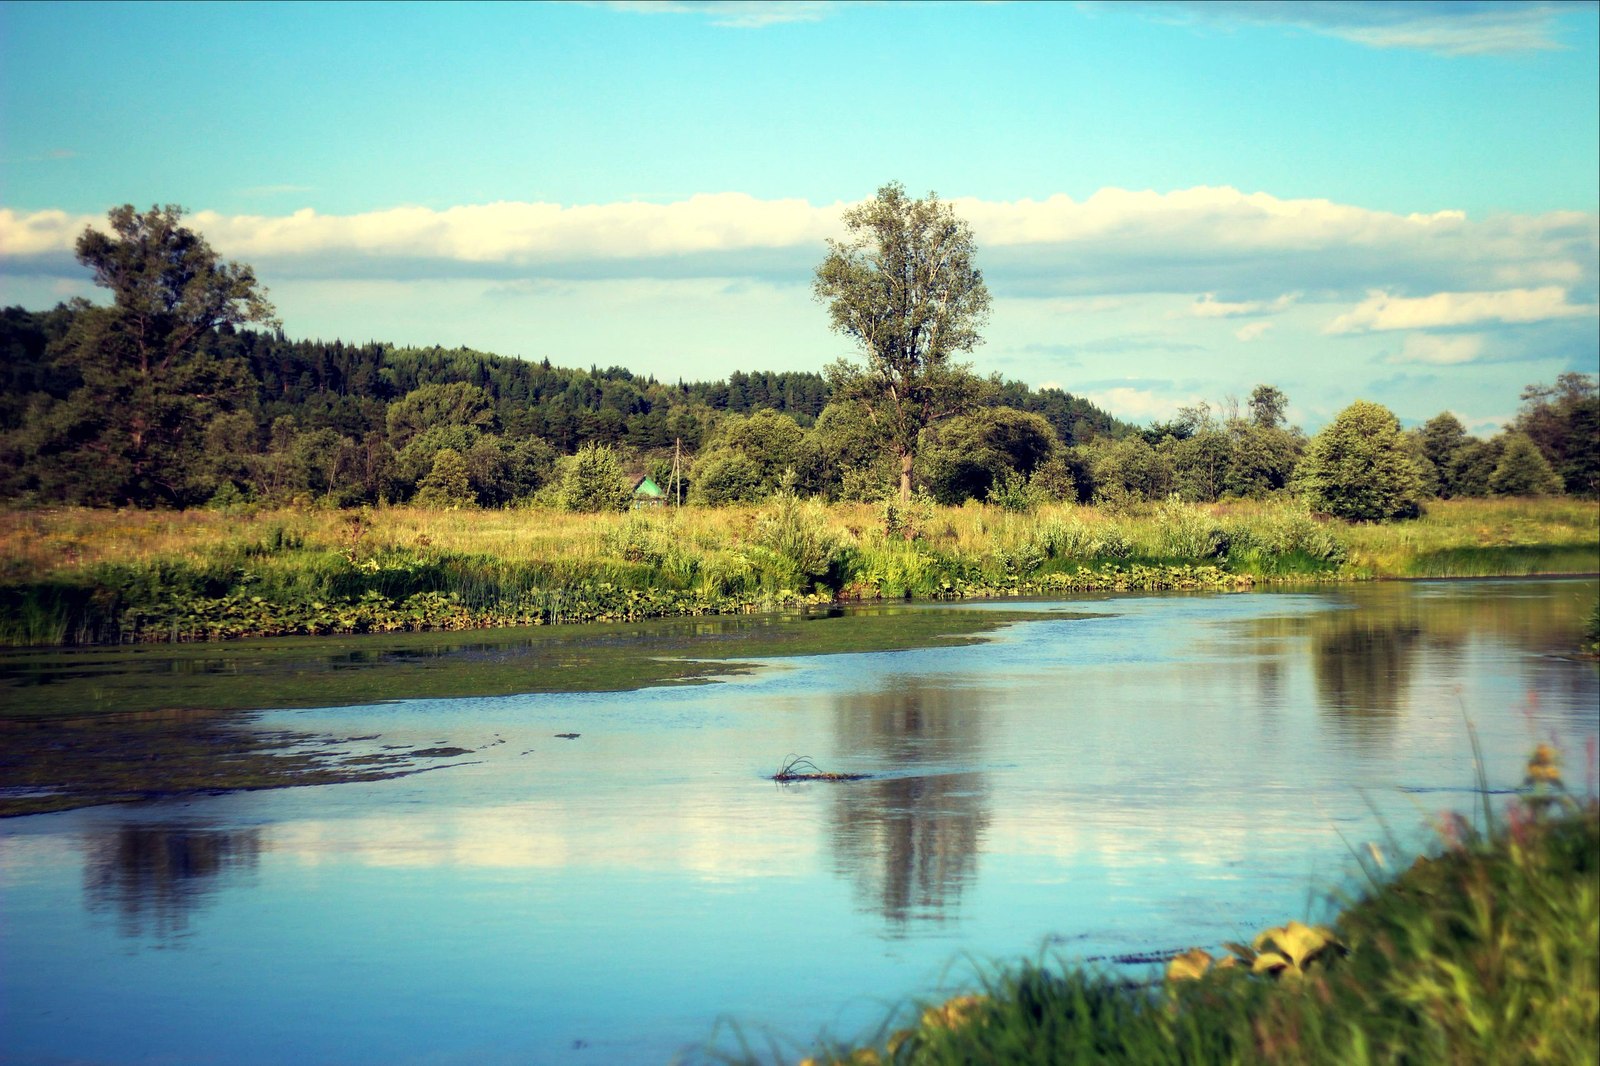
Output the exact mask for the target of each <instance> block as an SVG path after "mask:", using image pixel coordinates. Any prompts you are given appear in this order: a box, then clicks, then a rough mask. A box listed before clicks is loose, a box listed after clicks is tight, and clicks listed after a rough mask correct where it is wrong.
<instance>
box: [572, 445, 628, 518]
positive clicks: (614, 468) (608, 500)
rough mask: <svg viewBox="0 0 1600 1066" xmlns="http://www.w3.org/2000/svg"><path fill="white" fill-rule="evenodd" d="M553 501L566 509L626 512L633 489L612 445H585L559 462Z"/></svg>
mask: <svg viewBox="0 0 1600 1066" xmlns="http://www.w3.org/2000/svg"><path fill="white" fill-rule="evenodd" d="M558 469H559V475H558V476H559V484H558V485H557V487H556V502H557V503H558V504H559V505H560V507H561V508H562V510H565V511H586V512H592V511H625V510H627V509H628V504H629V503H630V502H631V501H632V496H633V493H632V488H631V486H629V485H628V483H627V481H626V480H625V478H624V476H623V472H622V460H621V458H620V457H619V456H618V455H617V453H616V452H615V451H614V450H612V449H611V448H608V447H606V446H605V445H601V444H585V445H584V446H583V447H582V448H579V449H578V451H577V453H576V454H574V455H569V456H567V457H566V458H564V459H562V460H561V462H560V463H559V464H558Z"/></svg>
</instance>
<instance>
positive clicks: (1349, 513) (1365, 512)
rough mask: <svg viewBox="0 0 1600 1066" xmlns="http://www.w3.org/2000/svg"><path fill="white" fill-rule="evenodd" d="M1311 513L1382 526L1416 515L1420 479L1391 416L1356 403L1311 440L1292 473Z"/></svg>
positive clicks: (1383, 409)
mask: <svg viewBox="0 0 1600 1066" xmlns="http://www.w3.org/2000/svg"><path fill="white" fill-rule="evenodd" d="M1295 480H1296V483H1297V486H1298V488H1299V490H1300V493H1301V494H1302V495H1303V496H1304V497H1305V498H1306V500H1307V502H1309V503H1310V505H1311V507H1312V508H1313V509H1314V510H1318V511H1323V512H1326V513H1327V514H1331V515H1334V516H1336V517H1339V518H1345V519H1352V520H1357V521H1368V522H1383V521H1389V520H1392V519H1396V518H1411V517H1415V516H1416V514H1417V513H1418V502H1417V501H1418V499H1419V498H1420V496H1421V494H1422V478H1421V475H1420V474H1419V473H1418V472H1417V468H1416V465H1415V464H1414V463H1413V462H1412V460H1411V455H1410V453H1409V451H1408V449H1407V447H1406V445H1405V442H1404V440H1403V439H1402V438H1401V434H1400V422H1399V420H1398V419H1397V418H1395V416H1394V414H1393V412H1391V411H1390V410H1389V409H1388V408H1386V407H1383V406H1381V405H1379V404H1375V403H1371V402H1369V401H1366V400H1357V401H1356V402H1355V403H1353V404H1351V405H1350V406H1349V407H1346V408H1345V409H1344V410H1343V411H1340V412H1339V414H1338V415H1337V416H1336V417H1335V418H1334V420H1333V421H1332V422H1331V423H1330V424H1329V425H1328V426H1327V428H1325V429H1324V430H1323V431H1322V432H1321V433H1318V434H1317V435H1316V437H1315V438H1313V439H1312V441H1311V444H1310V446H1309V447H1308V448H1307V449H1306V455H1305V459H1304V460H1303V461H1302V462H1301V464H1300V466H1299V468H1298V469H1297V470H1296V473H1295Z"/></svg>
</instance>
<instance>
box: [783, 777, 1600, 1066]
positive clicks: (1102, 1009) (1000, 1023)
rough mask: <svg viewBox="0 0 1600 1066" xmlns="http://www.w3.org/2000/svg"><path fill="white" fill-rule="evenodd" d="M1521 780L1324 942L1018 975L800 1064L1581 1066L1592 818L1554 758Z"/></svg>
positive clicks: (1595, 1027)
mask: <svg viewBox="0 0 1600 1066" xmlns="http://www.w3.org/2000/svg"><path fill="white" fill-rule="evenodd" d="M1528 770H1529V781H1530V786H1531V791H1530V792H1529V793H1527V794H1526V795H1524V796H1523V797H1520V798H1519V799H1517V800H1516V801H1514V803H1513V804H1512V805H1511V807H1510V808H1509V809H1508V811H1507V813H1506V814H1505V815H1504V816H1503V817H1499V818H1496V819H1495V820H1494V821H1493V822H1491V823H1490V824H1489V825H1488V827H1487V828H1474V826H1473V825H1472V824H1471V823H1470V822H1469V821H1468V820H1466V819H1462V818H1457V819H1452V820H1451V821H1450V822H1449V823H1448V824H1447V825H1446V826H1445V827H1444V830H1443V835H1442V838H1441V848H1440V850H1439V851H1438V852H1437V853H1436V854H1434V855H1432V856H1430V857H1424V858H1419V859H1418V860H1417V861H1416V862H1415V863H1414V864H1413V865H1412V866H1411V867H1410V868H1409V869H1407V870H1406V871H1405V872H1403V873H1402V874H1400V875H1399V876H1398V877H1396V878H1393V879H1392V880H1385V879H1383V878H1382V877H1381V876H1380V872H1379V871H1378V869H1377V868H1376V867H1375V866H1372V865H1369V866H1368V873H1369V874H1370V875H1371V877H1372V888H1371V890H1370V891H1369V892H1368V893H1367V894H1366V895H1364V896H1363V897H1362V898H1359V899H1356V900H1354V901H1352V902H1351V903H1350V904H1349V905H1348V906H1347V907H1346V908H1345V909H1344V911H1343V912H1342V913H1341V914H1340V916H1339V917H1338V919H1337V921H1336V923H1335V925H1334V927H1333V928H1332V929H1331V930H1311V929H1309V928H1307V927H1304V926H1298V925H1297V923H1291V924H1290V925H1289V926H1286V927H1283V928H1280V929H1276V930H1270V931H1268V933H1266V934H1263V937H1262V938H1258V940H1257V944H1256V946H1255V948H1249V947H1245V946H1243V945H1238V946H1235V949H1236V951H1237V953H1238V955H1239V956H1241V957H1243V958H1244V959H1246V960H1251V959H1254V960H1256V964H1255V965H1254V966H1253V967H1252V966H1250V965H1248V964H1245V965H1231V966H1215V965H1209V961H1210V957H1209V955H1206V954H1205V953H1203V952H1200V953H1187V954H1186V955H1185V956H1182V957H1180V959H1178V960H1174V962H1173V963H1172V964H1171V966H1170V967H1169V970H1168V977H1167V979H1166V980H1157V981H1155V982H1145V983H1138V982H1130V981H1129V980H1128V979H1127V978H1126V977H1125V976H1122V975H1118V974H1113V973H1108V972H1100V971H1092V970H1087V969H1084V968H1081V967H1076V966H1072V965H1064V966H1056V967H1051V966H1046V965H1042V964H1037V963H1033V964H1026V965H1022V966H1018V967H1014V968H1010V969H1006V970H1001V971H997V972H995V973H993V974H992V975H991V977H990V978H989V980H988V982H987V985H986V987H985V988H984V989H983V990H982V992H981V993H978V994H974V995H968V996H963V997H958V998H957V999H955V1000H952V1001H950V1002H949V1003H946V1004H942V1005H933V1006H930V1007H928V1008H927V1009H925V1010H924V1011H923V1012H922V1013H921V1016H920V1019H919V1020H918V1022H917V1024H916V1025H915V1026H914V1027H912V1028H910V1029H906V1030H900V1031H898V1032H896V1033H894V1034H892V1035H890V1036H889V1037H887V1038H886V1039H882V1040H880V1041H879V1042H877V1043H875V1044H874V1045H870V1046H864V1047H855V1048H850V1047H838V1046H833V1047H824V1048H822V1049H821V1050H819V1051H818V1052H817V1053H816V1054H814V1055H813V1056H812V1057H811V1058H810V1059H808V1060H807V1061H808V1062H811V1063H853V1064H866V1063H874V1064H877V1063H897V1064H903V1066H945V1064H952V1066H953V1064H956V1063H985V1064H996V1066H1003V1064H1007V1063H1017V1064H1029V1066H1034V1064H1041V1063H1080V1062H1083V1063H1087V1062H1094V1063H1140V1064H1143V1063H1174V1064H1177V1063H1185V1064H1205V1063H1274V1064H1276V1063H1285V1064H1322V1063H1327V1064H1330V1066H1331V1064H1340V1066H1343V1064H1348V1063H1408V1064H1431V1063H1441V1064H1444V1063H1589V1062H1593V1061H1594V1049H1595V1047H1596V1046H1597V1045H1600V805H1597V804H1596V803H1595V801H1594V800H1593V799H1590V800H1589V801H1587V802H1586V803H1583V804H1579V803H1578V802H1576V801H1574V800H1573V799H1571V798H1570V797H1569V796H1567V795H1566V794H1565V793H1564V792H1562V791H1561V790H1560V787H1559V778H1558V777H1557V773H1558V771H1557V770H1556V768H1555V765H1554V762H1553V760H1552V758H1551V753H1550V752H1549V751H1548V750H1547V749H1542V748H1541V750H1540V751H1539V752H1536V753H1535V756H1534V758H1533V759H1532V760H1531V761H1530V763H1529V767H1528ZM1486 810H1487V807H1486ZM1269 936H1270V937H1272V938H1273V939H1271V940H1268V939H1267V938H1268V937H1269ZM1267 948H1273V949H1279V951H1278V952H1274V951H1268V950H1266V949H1267ZM1257 949H1260V954H1259V955H1257ZM1280 952H1281V953H1280ZM1202 956H1203V958H1201V957H1202ZM1269 956H1271V958H1270V959H1269ZM1274 972H1276V974H1277V976H1272V974H1273V973H1274ZM1185 978H1187V979H1185Z"/></svg>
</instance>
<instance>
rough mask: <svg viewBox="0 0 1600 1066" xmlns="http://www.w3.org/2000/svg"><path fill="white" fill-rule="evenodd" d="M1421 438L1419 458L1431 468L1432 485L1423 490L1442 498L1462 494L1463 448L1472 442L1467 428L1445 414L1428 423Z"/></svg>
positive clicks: (1454, 417) (1453, 417) (1450, 415)
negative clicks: (1425, 461) (1420, 456)
mask: <svg viewBox="0 0 1600 1066" xmlns="http://www.w3.org/2000/svg"><path fill="white" fill-rule="evenodd" d="M1421 437H1422V455H1423V457H1424V458H1425V459H1427V461H1428V463H1429V465H1430V466H1431V467H1432V470H1431V471H1430V472H1429V473H1431V475H1432V484H1430V485H1427V486H1425V487H1426V488H1428V489H1429V490H1430V491H1431V492H1432V493H1433V495H1435V496H1439V497H1442V498H1444V499H1449V498H1450V497H1452V496H1460V495H1462V491H1461V488H1462V486H1461V484H1460V467H1459V462H1460V458H1461V453H1462V451H1463V449H1465V448H1466V447H1467V445H1468V444H1470V443H1471V438H1470V437H1468V436H1467V429H1466V427H1465V426H1463V425H1462V424H1461V420H1460V419H1459V418H1457V417H1456V416H1455V415H1453V414H1451V413H1450V412H1449V411H1444V412H1441V413H1440V414H1438V415H1435V416H1434V417H1433V418H1431V419H1429V420H1428V421H1427V423H1426V424H1425V425H1424V426H1423V427H1422V431H1421Z"/></svg>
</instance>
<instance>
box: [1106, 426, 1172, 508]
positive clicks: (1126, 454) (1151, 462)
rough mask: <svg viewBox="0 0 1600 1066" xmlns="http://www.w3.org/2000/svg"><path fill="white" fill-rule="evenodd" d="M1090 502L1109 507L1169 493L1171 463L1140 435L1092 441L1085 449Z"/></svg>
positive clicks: (1153, 498)
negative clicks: (1087, 458) (1092, 499)
mask: <svg viewBox="0 0 1600 1066" xmlns="http://www.w3.org/2000/svg"><path fill="white" fill-rule="evenodd" d="M1088 457H1089V472H1090V479H1091V481H1092V483H1093V491H1094V497H1093V498H1094V502H1095V503H1096V504H1100V505H1103V506H1106V507H1110V508H1112V509H1113V510H1116V509H1119V508H1123V507H1126V506H1127V505H1128V504H1129V503H1132V502H1136V501H1141V500H1164V499H1166V498H1167V497H1168V496H1169V495H1171V494H1172V492H1173V490H1174V488H1175V484H1174V480H1173V470H1172V462H1171V460H1170V459H1169V458H1168V456H1167V455H1165V454H1163V453H1162V452H1158V451H1157V450H1156V449H1155V448H1152V447H1151V446H1150V443H1149V442H1148V441H1146V440H1145V439H1144V438H1142V437H1124V438H1122V439H1121V440H1114V441H1112V440H1096V441H1095V442H1094V443H1093V444H1092V445H1090V446H1089V448H1088Z"/></svg>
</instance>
